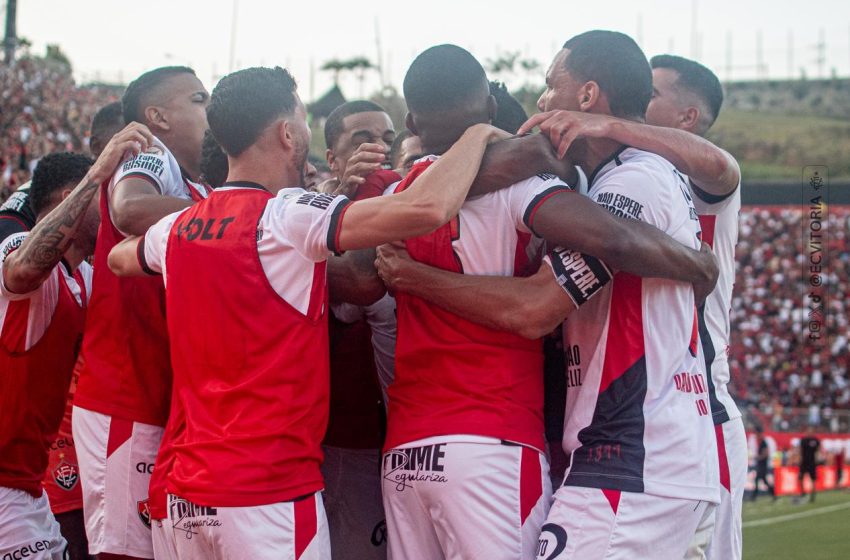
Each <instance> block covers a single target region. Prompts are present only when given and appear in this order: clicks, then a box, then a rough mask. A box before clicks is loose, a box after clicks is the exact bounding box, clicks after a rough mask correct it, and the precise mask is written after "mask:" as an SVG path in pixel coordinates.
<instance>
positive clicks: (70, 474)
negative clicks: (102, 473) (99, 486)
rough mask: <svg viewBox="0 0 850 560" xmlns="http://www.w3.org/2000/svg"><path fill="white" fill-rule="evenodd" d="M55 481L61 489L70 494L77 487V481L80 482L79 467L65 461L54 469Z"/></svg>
mask: <svg viewBox="0 0 850 560" xmlns="http://www.w3.org/2000/svg"><path fill="white" fill-rule="evenodd" d="M53 480H54V481H55V482H56V485H57V486H58V487H59V488H61V489H62V490H67V491H69V492H70V491H71V490H73V489H74V486H76V485H77V481H78V480H80V474H79V472H78V471H77V465H72V464H71V463H68V462H66V461H64V460H63V461H62V462H61V463H59V465H58V466H57V467H56V468H55V469H53Z"/></svg>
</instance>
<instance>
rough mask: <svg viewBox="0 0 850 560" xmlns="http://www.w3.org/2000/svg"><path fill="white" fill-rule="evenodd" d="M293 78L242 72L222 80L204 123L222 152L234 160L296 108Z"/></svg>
mask: <svg viewBox="0 0 850 560" xmlns="http://www.w3.org/2000/svg"><path fill="white" fill-rule="evenodd" d="M297 87H298V86H297V84H296V83H295V78H293V77H292V75H291V74H290V73H289V72H288V71H286V70H284V69H283V68H281V67H280V66H275V67H274V68H262V67H256V68H246V69H245V70H238V71H236V72H233V73H232V74H228V75H227V76H225V77H223V78H222V79H221V80H220V81H219V82H218V84H217V85H216V86H215V89H213V92H212V95H211V96H210V103H209V105H207V121H208V122H209V125H210V130H212V133H213V135H214V136H215V139H216V140H218V143H219V144H220V145H221V148H222V149H223V150H224V152H225V153H226V154H228V155H230V156H234V157H235V156H238V155H239V154H241V153H242V152H244V151H245V149H247V148H248V147H249V146H251V145H252V144H253V143H254V142H256V141H257V139H258V138H259V137H260V135H261V134H262V133H263V131H264V130H265V129H266V127H267V126H269V125H270V124H271V123H272V122H273V121H274V120H275V119H276V118H278V117H279V116H281V115H290V114H292V113H294V112H295V108H296V106H297V101H296V99H297V98H296V96H295V91H296V89H297Z"/></svg>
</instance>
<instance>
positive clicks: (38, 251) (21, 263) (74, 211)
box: [3, 173, 100, 294]
mask: <svg viewBox="0 0 850 560" xmlns="http://www.w3.org/2000/svg"><path fill="white" fill-rule="evenodd" d="M99 186H100V183H99V181H98V180H97V179H96V178H94V177H93V176H92V173H89V174H87V175H86V176H85V177H84V178H83V180H82V181H81V182H80V184H79V185H77V187H76V188H74V190H73V192H72V193H71V194H70V195H68V197H67V198H66V199H65V200H63V201H62V202H61V203H60V204H59V206H57V207H56V208H54V209H53V210H52V211H51V212H50V213H49V214H47V216H45V217H44V219H42V220H41V221H40V222H38V223H37V224H36V225H35V227H34V228H33V229H32V232H31V233H30V234H29V236H27V238H26V239H25V240H24V242H23V243H22V244H21V247H20V248H19V249H18V250H17V251H15V252H14V253H12V254H11V255H9V257H8V258H7V259H6V263H5V264H4V267H3V275H4V278H3V280H4V282H5V284H6V287H7V288H8V289H9V290H10V291H12V292H15V293H20V294H25V293H29V292H31V291H33V290H35V289H36V288H38V287H39V286H41V284H42V283H43V282H44V281H45V280H47V278H48V277H49V276H50V273H51V271H52V270H53V268H54V267H55V266H56V265H57V264H58V263H59V261H60V260H61V259H62V256H63V255H64V254H65V251H66V250H67V249H68V247H69V246H70V245H71V243H72V242H73V240H74V237H75V236H76V234H77V230H78V229H79V227H80V224H81V223H82V221H83V216H84V215H85V213H86V210H87V209H88V207H89V205H90V204H91V201H92V198H93V197H94V195H95V194H96V193H97V192H98V190H99Z"/></svg>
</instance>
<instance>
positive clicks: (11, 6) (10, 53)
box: [3, 0, 18, 64]
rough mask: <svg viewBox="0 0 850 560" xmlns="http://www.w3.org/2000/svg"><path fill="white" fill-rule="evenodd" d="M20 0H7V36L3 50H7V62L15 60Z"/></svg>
mask: <svg viewBox="0 0 850 560" xmlns="http://www.w3.org/2000/svg"><path fill="white" fill-rule="evenodd" d="M17 19H18V0H7V2H6V38H5V39H3V50H4V51H5V56H6V64H12V63H13V62H14V61H15V47H17V46H18V32H17Z"/></svg>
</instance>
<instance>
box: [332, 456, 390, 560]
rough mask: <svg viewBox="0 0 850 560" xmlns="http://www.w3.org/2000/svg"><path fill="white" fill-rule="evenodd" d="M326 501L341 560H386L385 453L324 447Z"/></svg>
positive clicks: (334, 549)
mask: <svg viewBox="0 0 850 560" xmlns="http://www.w3.org/2000/svg"><path fill="white" fill-rule="evenodd" d="M322 451H324V454H325V460H324V462H323V463H322V476H323V477H324V479H325V491H324V492H323V493H322V494H323V495H322V499H323V501H324V505H325V511H326V512H327V516H328V528H329V529H330V535H331V551H332V552H333V557H334V558H335V559H337V560H346V559H348V558H357V559H358V560H383V559H385V558H386V557H387V537H386V532H387V523H386V520H385V517H384V503H383V501H382V500H381V451H380V450H379V449H342V448H340V447H330V446H327V445H323V446H322Z"/></svg>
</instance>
